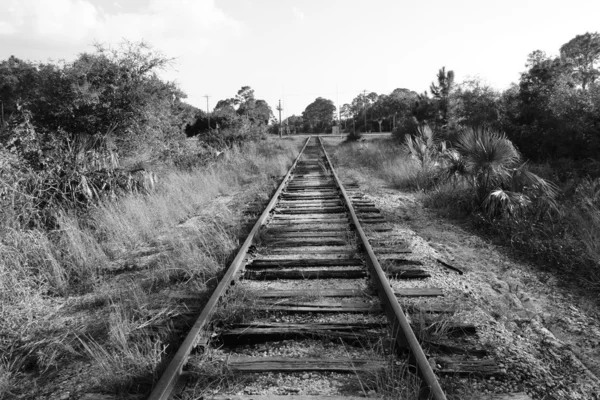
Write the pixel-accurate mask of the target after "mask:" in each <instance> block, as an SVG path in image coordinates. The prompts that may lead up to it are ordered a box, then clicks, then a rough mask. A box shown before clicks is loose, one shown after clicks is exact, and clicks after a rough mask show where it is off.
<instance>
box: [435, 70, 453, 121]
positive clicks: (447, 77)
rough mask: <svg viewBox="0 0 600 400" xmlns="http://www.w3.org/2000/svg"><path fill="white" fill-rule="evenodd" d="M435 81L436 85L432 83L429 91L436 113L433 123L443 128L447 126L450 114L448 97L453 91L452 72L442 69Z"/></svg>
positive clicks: (449, 99)
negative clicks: (434, 103)
mask: <svg viewBox="0 0 600 400" xmlns="http://www.w3.org/2000/svg"><path fill="white" fill-rule="evenodd" d="M437 81H438V83H437V85H436V84H434V83H432V84H431V85H430V87H429V90H431V94H432V95H433V98H434V100H435V102H436V108H437V111H438V115H437V117H436V121H435V122H436V123H437V124H438V125H439V126H440V127H442V128H444V127H447V125H448V122H449V118H450V113H451V97H450V95H451V94H452V91H453V89H454V71H448V72H446V67H442V68H441V69H440V70H439V71H438V74H437Z"/></svg>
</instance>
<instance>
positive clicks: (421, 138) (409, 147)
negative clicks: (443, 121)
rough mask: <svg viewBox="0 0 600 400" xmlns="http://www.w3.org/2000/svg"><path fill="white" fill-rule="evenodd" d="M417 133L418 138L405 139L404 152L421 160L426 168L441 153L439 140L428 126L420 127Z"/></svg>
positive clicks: (409, 137) (408, 137) (407, 137)
mask: <svg viewBox="0 0 600 400" xmlns="http://www.w3.org/2000/svg"><path fill="white" fill-rule="evenodd" d="M417 132H418V135H417V136H406V137H405V139H404V151H405V152H406V154H408V155H410V156H411V157H412V158H414V159H417V160H419V161H420V162H421V166H422V167H424V168H426V167H427V166H428V165H429V163H430V162H431V161H433V160H434V159H435V158H436V157H437V155H438V153H439V149H438V140H437V137H436V134H435V132H434V131H433V130H432V129H431V128H430V127H429V126H428V125H424V126H420V127H418V128H417Z"/></svg>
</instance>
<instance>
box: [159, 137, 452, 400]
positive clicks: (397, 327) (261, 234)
mask: <svg viewBox="0 0 600 400" xmlns="http://www.w3.org/2000/svg"><path fill="white" fill-rule="evenodd" d="M315 142H317V143H315ZM377 213H378V211H377V210H376V209H375V208H374V207H373V206H372V205H371V204H370V203H369V202H367V201H364V200H361V199H360V198H359V197H353V196H352V195H349V192H348V191H347V189H345V188H344V186H343V185H342V182H341V181H340V179H339V177H338V175H337V174H336V172H335V170H334V169H333V165H332V164H331V161H330V159H329V157H328V155H327V153H326V152H325V149H324V147H323V144H322V142H321V140H320V138H318V139H312V138H309V139H307V140H306V142H305V144H304V146H303V147H302V150H301V152H300V154H299V155H298V157H297V158H296V160H295V161H294V163H293V164H292V166H291V167H290V169H289V171H288V172H287V174H286V175H285V177H284V179H283V180H282V182H281V184H280V185H279V187H278V189H277V190H276V191H275V193H274V195H273V197H272V198H271V200H270V202H269V203H268V205H267V206H266V208H265V209H264V211H263V212H262V214H261V215H260V217H259V218H258V220H257V221H256V224H255V225H254V227H253V229H252V230H251V232H250V234H249V235H248V237H247V239H246V240H245V242H244V243H243V245H242V246H241V248H240V250H239V252H238V254H237V256H236V257H235V259H234V260H233V262H232V263H231V265H230V266H229V268H228V270H227V271H226V273H225V275H224V277H223V278H222V279H221V281H220V283H219V285H218V286H217V288H216V290H215V291H214V293H213V294H212V296H211V297H210V299H209V301H208V303H207V304H206V306H205V307H204V309H203V311H202V313H201V314H200V316H199V317H198V319H197V320H196V322H195V324H194V325H193V327H192V329H191V330H190V332H189V333H188V335H187V337H186V338H185V340H184V341H183V343H182V344H181V347H180V348H179V349H178V351H177V352H176V354H175V355H174V357H173V359H172V360H171V362H170V364H169V365H168V366H167V368H166V370H165V372H164V373H163V375H162V376H161V378H160V380H159V381H158V382H157V384H156V386H155V388H154V390H153V392H152V394H151V396H150V399H152V400H159V399H168V398H171V397H172V396H174V395H175V392H177V391H180V390H181V387H182V386H185V385H184V384H182V381H184V380H186V379H187V378H186V376H187V375H191V374H187V373H186V372H185V371H186V370H187V369H188V365H187V364H188V361H189V359H190V355H191V354H192V352H193V351H194V353H198V352H202V351H207V350H208V349H209V347H210V346H214V343H218V344H219V345H220V346H227V347H229V348H234V349H235V347H236V346H241V345H242V344H245V343H256V342H269V341H281V340H287V339H295V340H298V341H302V340H304V339H308V338H313V339H314V338H327V339H328V340H332V341H338V342H340V341H346V342H347V341H348V340H349V338H350V339H352V340H351V341H355V342H356V341H359V342H360V341H361V339H362V338H365V337H367V336H368V335H366V334H365V333H361V332H367V331H368V330H371V332H372V331H373V329H377V328H378V327H379V328H383V329H384V330H387V335H388V337H391V340H390V343H389V344H388V348H389V349H392V350H391V352H388V355H389V354H391V356H392V357H399V358H404V359H407V360H409V363H410V365H411V366H412V367H411V370H412V371H413V372H416V373H417V375H418V376H419V377H420V380H421V396H423V397H425V398H432V399H435V400H441V399H445V398H446V397H445V395H444V392H443V391H442V389H441V387H440V385H439V383H438V380H437V378H436V375H435V373H434V372H433V370H432V368H431V366H430V363H429V362H428V359H427V357H426V356H425V354H424V352H423V350H422V348H421V346H420V344H419V342H418V340H417V338H416V336H415V334H414V333H413V330H412V329H411V326H410V324H409V321H408V320H407V318H406V316H405V314H404V312H403V310H402V308H401V306H400V304H399V302H398V299H397V297H396V296H397V293H395V292H394V291H393V289H392V287H391V285H390V282H389V280H388V277H387V275H386V272H387V274H388V275H389V274H390V273H393V271H391V270H389V269H386V271H384V269H383V268H382V267H381V265H380V263H379V261H378V260H377V257H376V255H375V252H374V250H373V248H372V247H371V244H370V243H369V240H368V239H367V235H366V234H365V230H364V229H363V227H362V226H361V223H363V224H365V223H366V224H370V225H369V227H371V229H376V225H375V224H377V223H378V222H381V218H380V217H378V216H377V215H376V214H377ZM365 278H367V279H369V280H370V285H368V286H369V291H370V293H366V292H369V291H366V290H364V289H355V288H349V286H348V285H346V286H343V287H344V288H342V289H339V288H337V287H336V283H337V282H340V281H344V282H350V283H352V282H355V281H357V280H362V281H364V280H365ZM298 279H302V282H307V281H308V282H324V281H325V280H331V285H329V286H327V285H325V286H327V288H328V289H327V290H324V289H323V288H322V287H320V288H319V289H310V288H308V287H305V286H303V287H301V288H300V289H298V286H296V284H295V282H300V281H298ZM265 282H277V284H279V285H280V286H278V287H277V290H275V289H272V288H270V287H268V286H266V285H265ZM251 283H253V284H254V285H252V284H251ZM325 284H326V282H325ZM261 285H265V286H263V287H261ZM240 288H242V289H243V290H244V291H245V292H248V293H251V295H252V299H253V301H252V302H250V306H249V307H254V308H256V310H255V313H256V315H260V312H266V313H279V314H280V315H281V314H283V315H298V314H301V315H329V316H335V315H336V314H340V313H347V314H342V315H348V314H353V315H356V314H365V315H366V314H370V315H372V314H377V313H383V314H385V316H386V317H387V324H381V323H380V324H379V325H378V324H374V323H367V322H363V323H361V322H360V321H359V322H358V323H357V322H351V321H349V320H348V322H344V318H345V317H342V321H339V320H337V321H336V320H326V319H325V320H316V321H308V322H307V320H306V319H302V320H300V322H298V323H296V322H295V321H294V320H292V322H290V320H289V319H285V318H283V319H277V320H275V322H273V321H267V322H264V321H259V322H250V323H243V324H239V323H238V324H237V326H230V327H227V329H220V330H219V329H216V328H215V326H214V323H213V321H212V319H213V316H214V315H215V312H216V311H217V309H218V308H219V307H220V306H222V305H223V304H224V303H226V302H227V301H228V297H230V296H229V295H230V294H231V293H232V292H233V291H236V290H237V291H239V290H240ZM372 294H374V295H375V296H372ZM238 295H239V292H238ZM377 297H378V300H377ZM307 298H308V300H307ZM315 299H317V301H315ZM248 313H249V314H250V313H253V312H252V310H250V311H249V312H248ZM292 318H293V317H292ZM277 321H284V322H277ZM323 321H325V322H323ZM234 325H235V324H234ZM216 330H217V331H218V333H215V331H216ZM215 338H216V339H215ZM233 353H235V351H234V352H233ZM263 354H264V353H263ZM223 363H224V364H226V367H225V368H228V369H230V370H233V371H235V372H236V373H239V374H261V373H268V372H278V373H307V372H311V373H312V372H317V373H328V372H335V373H347V374H358V373H360V372H361V371H372V370H374V369H377V368H381V367H382V365H383V368H385V365H388V364H385V363H383V362H378V361H377V360H373V359H370V360H369V359H362V358H360V359H358V358H353V357H341V356H339V354H338V355H336V356H335V357H331V356H329V357H327V354H323V355H322V356H321V357H314V355H312V356H310V357H304V358H303V357H297V356H296V357H281V356H275V357H274V356H264V355H262V356H247V355H244V354H242V355H239V354H234V355H232V356H230V357H228V358H227V359H226V360H225V361H223ZM218 395H219V393H215V398H219V396H218ZM221 397H222V396H221ZM251 397H252V396H247V398H248V399H250V398H251ZM254 397H255V398H256V396H254ZM274 397H277V396H274ZM310 397H311V396H304V397H303V398H310ZM206 398H210V396H209V397H206ZM222 398H227V397H222ZM314 398H315V399H316V398H317V397H316V396H315V397H314ZM318 398H320V399H323V398H324V396H319V397H318ZM332 398H334V397H332Z"/></svg>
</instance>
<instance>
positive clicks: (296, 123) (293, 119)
mask: <svg viewBox="0 0 600 400" xmlns="http://www.w3.org/2000/svg"><path fill="white" fill-rule="evenodd" d="M282 124H283V126H286V127H287V128H288V129H289V130H290V133H292V134H296V133H298V132H301V131H302V127H303V126H304V120H303V119H302V117H301V116H298V115H292V116H290V117H287V118H286V119H284V120H283V122H282Z"/></svg>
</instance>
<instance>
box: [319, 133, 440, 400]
mask: <svg viewBox="0 0 600 400" xmlns="http://www.w3.org/2000/svg"><path fill="white" fill-rule="evenodd" d="M318 140H319V144H320V145H321V148H322V149H323V153H324V154H325V158H326V160H327V163H328V165H329V168H330V170H331V173H332V175H333V177H334V179H335V182H336V184H337V186H338V188H339V189H340V191H341V193H342V197H343V198H344V200H345V203H346V204H347V206H348V211H349V213H350V216H351V217H352V222H353V224H354V226H355V228H356V231H357V233H358V236H359V237H360V242H361V244H362V246H363V248H364V250H365V251H366V252H367V255H368V257H367V259H366V262H367V266H368V267H369V269H370V270H371V274H370V275H371V280H372V281H373V283H374V284H375V285H376V287H377V289H378V290H377V293H378V294H379V298H380V300H381V302H382V304H383V307H384V309H385V312H386V314H387V315H388V318H389V320H390V322H391V323H392V333H393V335H394V337H395V339H396V343H397V345H398V346H400V347H401V348H406V347H408V349H409V351H410V352H411V355H412V357H414V361H415V363H416V366H417V372H418V374H419V375H420V376H421V379H423V381H425V384H426V385H427V386H428V387H429V391H430V394H431V397H432V398H433V399H434V400H446V395H445V394H444V391H443V390H442V388H441V386H440V384H439V382H438V380H437V377H436V376H435V373H434V372H433V370H432V369H431V366H430V365H429V362H428V360H427V357H426V356H425V353H424V352H423V349H422V348H421V345H420V344H419V341H418V340H417V337H416V336H415V334H414V332H413V330H412V328H411V327H410V323H409V322H408V319H407V318H406V315H404V312H403V311H402V307H400V303H399V302H398V299H397V298H396V295H395V294H394V291H393V290H392V288H391V285H390V282H389V281H388V279H387V277H386V275H385V272H384V271H383V269H382V268H381V265H380V264H379V261H377V257H376V256H375V252H374V251H373V248H372V247H371V244H370V243H369V240H368V239H367V235H366V234H365V232H364V230H363V229H362V227H361V225H360V222H359V220H358V216H357V215H356V212H355V211H354V207H353V206H352V203H351V201H350V198H349V197H348V194H347V193H346V190H345V189H344V186H343V185H342V182H341V181H340V178H339V177H338V175H337V173H336V172H335V169H334V168H333V163H332V162H331V159H330V158H329V156H328V155H327V152H326V151H325V147H324V146H323V141H322V140H321V137H318Z"/></svg>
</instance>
